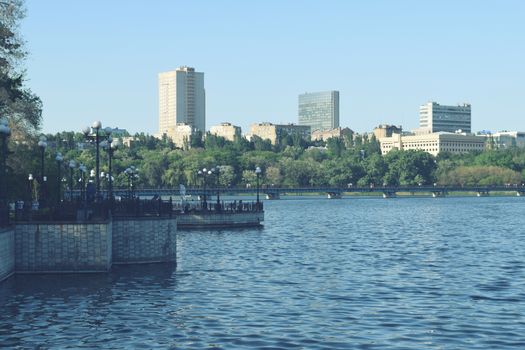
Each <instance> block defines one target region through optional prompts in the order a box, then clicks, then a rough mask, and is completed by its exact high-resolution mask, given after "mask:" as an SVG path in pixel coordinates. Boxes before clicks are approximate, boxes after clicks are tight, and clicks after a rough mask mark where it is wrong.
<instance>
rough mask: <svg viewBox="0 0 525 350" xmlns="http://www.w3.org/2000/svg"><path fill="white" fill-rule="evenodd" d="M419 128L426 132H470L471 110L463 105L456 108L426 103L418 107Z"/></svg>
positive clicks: (465, 104) (466, 105)
mask: <svg viewBox="0 0 525 350" xmlns="http://www.w3.org/2000/svg"><path fill="white" fill-rule="evenodd" d="M419 128H420V130H427V131H428V132H440V131H445V132H456V131H458V130H461V131H462V132H466V133H470V132H471V129H472V127H471V108H470V104H467V103H464V104H462V105H457V106H442V105H440V104H439V103H436V102H428V103H426V104H424V105H422V106H421V107H419Z"/></svg>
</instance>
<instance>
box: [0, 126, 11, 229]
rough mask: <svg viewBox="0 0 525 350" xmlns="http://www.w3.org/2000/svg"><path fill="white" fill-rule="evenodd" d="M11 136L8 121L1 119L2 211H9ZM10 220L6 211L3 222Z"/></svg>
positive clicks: (0, 173)
mask: <svg viewBox="0 0 525 350" xmlns="http://www.w3.org/2000/svg"><path fill="white" fill-rule="evenodd" d="M9 135H11V129H9V126H8V124H7V119H6V118H2V119H0V137H1V138H2V161H1V162H2V170H0V203H1V204H0V205H1V206H2V210H4V209H7V202H6V200H7V183H6V182H7V176H6V170H7V169H6V167H7V153H8V152H9V149H8V148H7V138H8V137H9ZM4 219H5V220H6V223H7V220H8V219H9V212H8V211H7V210H6V213H5V216H3V217H2V221H3V220H4Z"/></svg>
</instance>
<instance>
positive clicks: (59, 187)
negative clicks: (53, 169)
mask: <svg viewBox="0 0 525 350" xmlns="http://www.w3.org/2000/svg"><path fill="white" fill-rule="evenodd" d="M55 160H56V161H57V174H58V175H57V192H58V196H57V204H60V202H61V200H62V194H61V193H62V176H61V174H60V173H61V170H62V162H63V161H64V157H62V153H60V152H57V155H56V157H55Z"/></svg>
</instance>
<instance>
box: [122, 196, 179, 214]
mask: <svg viewBox="0 0 525 350" xmlns="http://www.w3.org/2000/svg"><path fill="white" fill-rule="evenodd" d="M112 213H113V216H114V217H151V216H157V217H159V216H168V217H171V216H172V215H173V202H172V201H171V199H170V200H167V201H166V200H161V199H159V198H157V199H150V200H145V199H138V198H134V199H124V200H120V201H114V202H113V210H112Z"/></svg>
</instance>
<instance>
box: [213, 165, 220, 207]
mask: <svg viewBox="0 0 525 350" xmlns="http://www.w3.org/2000/svg"><path fill="white" fill-rule="evenodd" d="M214 170H215V171H214V172H215V174H216V175H217V209H219V208H220V206H221V199H220V183H219V179H220V176H221V167H220V166H219V165H217V166H216V167H215V168H214Z"/></svg>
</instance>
